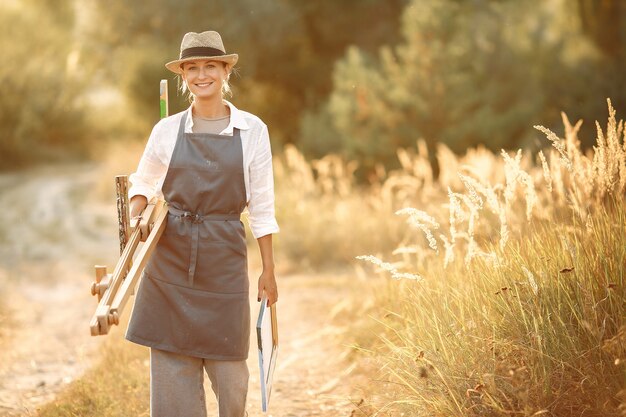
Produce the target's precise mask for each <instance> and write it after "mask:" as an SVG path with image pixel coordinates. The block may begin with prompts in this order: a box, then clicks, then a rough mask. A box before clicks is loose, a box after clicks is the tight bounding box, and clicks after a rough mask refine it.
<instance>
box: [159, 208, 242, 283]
mask: <svg viewBox="0 0 626 417" xmlns="http://www.w3.org/2000/svg"><path fill="white" fill-rule="evenodd" d="M167 210H168V211H169V213H170V214H172V215H174V216H176V217H180V219H181V220H182V221H188V222H191V254H190V259H189V270H188V271H187V281H188V283H189V286H190V287H191V286H193V277H194V275H195V273H196V262H197V260H198V241H199V240H200V223H203V222H204V221H205V220H208V221H211V220H213V221H219V220H224V221H228V220H239V218H240V217H239V215H238V214H205V215H200V214H198V213H192V212H190V211H185V210H181V209H178V208H176V207H173V206H168V209H167Z"/></svg>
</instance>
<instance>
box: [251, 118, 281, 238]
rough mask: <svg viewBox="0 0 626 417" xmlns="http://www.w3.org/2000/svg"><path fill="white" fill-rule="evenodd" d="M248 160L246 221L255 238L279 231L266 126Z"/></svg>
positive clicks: (270, 150)
mask: <svg viewBox="0 0 626 417" xmlns="http://www.w3.org/2000/svg"><path fill="white" fill-rule="evenodd" d="M258 140H259V142H258V143H257V146H256V149H255V152H254V156H253V158H252V161H251V162H250V171H249V174H250V202H249V204H248V223H249V225H250V230H251V231H252V235H253V236H254V237H255V238H257V239H258V238H260V237H262V236H265V235H268V234H271V233H278V232H279V231H280V229H279V227H278V222H277V221H276V217H275V213H274V172H273V170H272V149H271V146H270V138H269V133H268V131H267V126H265V125H264V126H263V129H262V131H261V135H260V136H259V139H258Z"/></svg>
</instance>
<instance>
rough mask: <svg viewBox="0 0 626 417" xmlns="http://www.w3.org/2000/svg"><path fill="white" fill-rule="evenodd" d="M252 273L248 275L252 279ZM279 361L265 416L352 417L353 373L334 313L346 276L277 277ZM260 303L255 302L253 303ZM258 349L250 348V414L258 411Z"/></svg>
mask: <svg viewBox="0 0 626 417" xmlns="http://www.w3.org/2000/svg"><path fill="white" fill-rule="evenodd" d="M252 278H253V275H251V279H252ZM278 279H279V291H280V293H279V297H280V298H279V303H278V304H277V309H278V314H279V316H278V317H279V323H278V324H279V328H280V331H279V352H278V354H279V360H278V362H277V367H276V370H275V378H274V384H275V385H274V390H273V392H272V397H271V401H270V410H269V415H272V416H281V417H322V416H324V417H339V416H352V415H353V414H352V410H353V409H354V406H353V400H351V399H350V397H351V394H352V391H353V386H354V385H355V383H356V377H355V376H353V375H352V373H353V366H350V365H349V363H347V361H346V360H345V357H346V355H347V353H348V348H347V347H344V346H342V345H341V341H340V340H341V339H340V335H341V334H342V333H343V331H344V329H343V328H342V327H340V326H338V325H337V324H336V322H337V320H334V317H335V316H336V315H337V314H340V313H341V311H343V310H342V309H344V308H347V307H348V306H347V304H346V302H344V301H343V300H345V299H346V296H347V295H348V293H347V290H346V288H349V283H348V280H349V279H350V277H348V276H336V275H286V276H280V277H279V278H278ZM256 305H258V304H255V306H256ZM256 356H257V353H256V349H254V352H252V350H251V353H250V359H249V360H248V365H249V368H250V370H251V372H250V374H251V377H250V380H251V385H250V400H249V406H248V412H249V413H250V416H251V417H253V416H262V415H263V414H262V413H261V412H260V410H259V409H260V406H259V405H260V404H261V400H260V388H259V383H258V380H259V370H258V361H257V359H256Z"/></svg>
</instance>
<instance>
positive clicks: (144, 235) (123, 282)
mask: <svg viewBox="0 0 626 417" xmlns="http://www.w3.org/2000/svg"><path fill="white" fill-rule="evenodd" d="M160 90H161V91H160V93H161V96H160V108H161V118H163V117H167V115H168V97H167V80H161V85H160ZM115 190H116V194H117V217H118V222H119V238H120V259H119V260H118V261H117V264H116V265H115V269H114V270H113V273H112V274H108V273H107V267H106V266H104V265H96V266H95V268H96V281H95V282H94V283H92V285H91V294H92V295H97V296H98V307H97V308H96V312H95V314H94V315H93V317H92V318H91V321H90V322H89V328H90V329H91V335H92V336H98V335H105V334H107V333H108V332H109V329H110V328H111V326H112V325H114V324H115V325H117V324H119V318H120V316H121V315H122V310H123V309H124V307H125V306H126V303H127V302H128V300H129V298H130V296H131V295H132V293H133V291H134V289H135V287H136V285H137V282H138V281H139V279H140V277H141V273H142V272H143V269H144V267H145V266H146V263H147V262H148V260H149V259H150V256H151V255H152V251H154V248H155V247H156V245H157V243H158V241H159V239H160V238H161V235H162V234H163V230H165V225H166V224H167V203H166V202H165V201H163V200H157V199H152V200H151V201H150V202H149V203H148V205H147V206H146V208H145V209H144V211H143V213H142V214H141V217H140V218H139V219H136V220H134V221H133V222H130V220H129V204H128V177H127V176H126V175H118V176H117V177H115ZM140 242H144V244H143V246H142V247H141V249H139V250H138V248H139V244H140ZM135 252H137V254H135ZM135 255H136V256H135ZM133 257H134V259H133Z"/></svg>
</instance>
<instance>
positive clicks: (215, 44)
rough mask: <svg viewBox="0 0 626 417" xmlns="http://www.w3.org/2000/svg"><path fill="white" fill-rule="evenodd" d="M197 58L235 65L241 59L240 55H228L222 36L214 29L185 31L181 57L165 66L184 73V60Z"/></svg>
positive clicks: (178, 72)
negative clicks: (199, 31)
mask: <svg viewBox="0 0 626 417" xmlns="http://www.w3.org/2000/svg"><path fill="white" fill-rule="evenodd" d="M196 59H212V60H215V61H222V62H226V63H227V64H230V65H235V63H237V60H238V59H239V55H237V54H229V55H227V54H226V49H224V44H223V43H222V37H221V36H220V34H219V33H217V32H215V31H214V30H209V31H206V32H202V33H196V32H188V33H185V36H184V37H183V41H182V42H181V44H180V57H179V58H178V59H177V60H175V61H171V62H168V63H167V64H165V68H167V69H168V70H170V71H172V72H175V73H176V74H182V72H183V70H182V68H181V65H182V64H183V63H184V62H187V61H193V60H196Z"/></svg>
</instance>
